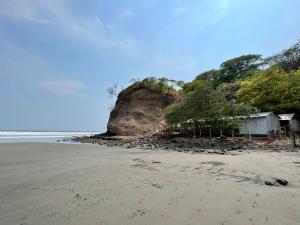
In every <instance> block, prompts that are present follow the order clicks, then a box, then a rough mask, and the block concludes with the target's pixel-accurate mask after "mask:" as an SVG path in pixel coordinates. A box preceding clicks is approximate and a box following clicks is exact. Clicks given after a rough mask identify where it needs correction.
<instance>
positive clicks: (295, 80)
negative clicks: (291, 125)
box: [237, 66, 300, 112]
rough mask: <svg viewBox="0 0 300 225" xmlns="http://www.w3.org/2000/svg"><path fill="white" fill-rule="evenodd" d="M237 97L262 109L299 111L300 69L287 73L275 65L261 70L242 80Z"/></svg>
mask: <svg viewBox="0 0 300 225" xmlns="http://www.w3.org/2000/svg"><path fill="white" fill-rule="evenodd" d="M237 97H238V99H239V101H240V102H247V103H248V104H250V105H252V106H255V107H257V108H259V109H260V110H262V111H275V112H286V111H291V110H295V111H299V110H300V69H298V70H295V71H292V72H290V73H287V72H285V71H283V70H282V69H280V68H279V67H277V66H273V67H271V68H269V69H266V70H264V71H261V72H259V73H257V74H255V75H254V76H253V77H251V78H249V79H247V80H245V81H243V82H241V88H240V90H239V91H238V92H237Z"/></svg>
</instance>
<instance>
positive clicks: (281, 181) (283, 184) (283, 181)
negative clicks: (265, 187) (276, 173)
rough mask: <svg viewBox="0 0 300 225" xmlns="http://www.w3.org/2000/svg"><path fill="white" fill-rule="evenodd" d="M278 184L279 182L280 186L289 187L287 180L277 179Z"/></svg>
mask: <svg viewBox="0 0 300 225" xmlns="http://www.w3.org/2000/svg"><path fill="white" fill-rule="evenodd" d="M276 182H277V183H278V184H280V185H282V186H287V185H288V183H289V182H288V181H287V180H285V179H280V178H277V179H276Z"/></svg>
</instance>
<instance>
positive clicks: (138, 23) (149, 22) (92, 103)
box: [0, 0, 300, 132]
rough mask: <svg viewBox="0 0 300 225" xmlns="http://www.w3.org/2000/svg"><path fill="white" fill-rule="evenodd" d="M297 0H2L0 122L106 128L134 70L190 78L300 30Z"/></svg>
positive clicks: (286, 42) (271, 50) (282, 44)
mask: <svg viewBox="0 0 300 225" xmlns="http://www.w3.org/2000/svg"><path fill="white" fill-rule="evenodd" d="M299 9H300V1H299V0H263V1H262V0H213V1H212V0H160V1H158V0H140V1H138V0H110V1H108V0H81V1H79V0H0V130H47V131H49V130H50V131H99V132H104V131H105V130H106V124H107V121H108V118H109V112H110V109H111V107H112V106H113V104H114V101H115V99H112V98H110V97H109V96H108V94H107V92H106V90H107V88H108V87H110V86H111V85H112V84H114V83H118V84H119V85H120V86H123V87H125V86H126V85H128V84H129V81H130V80H131V79H133V78H139V79H141V78H144V77H147V76H150V75H151V76H165V77H168V78H171V79H176V80H184V81H191V80H193V78H194V77H195V76H197V75H198V74H199V73H201V72H203V71H206V70H209V69H213V68H218V67H219V65H220V64H221V63H222V62H223V61H225V60H227V59H230V58H233V57H237V56H240V55H243V54H249V53H257V54H262V55H263V56H269V55H272V54H276V53H278V52H280V51H281V50H282V49H284V48H288V47H289V46H291V45H292V44H294V43H295V42H296V41H297V40H299V39H300V13H299Z"/></svg>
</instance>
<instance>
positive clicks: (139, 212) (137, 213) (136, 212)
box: [128, 209, 146, 219]
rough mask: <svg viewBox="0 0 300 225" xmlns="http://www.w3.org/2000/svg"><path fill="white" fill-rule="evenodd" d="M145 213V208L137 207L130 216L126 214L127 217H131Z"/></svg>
mask: <svg viewBox="0 0 300 225" xmlns="http://www.w3.org/2000/svg"><path fill="white" fill-rule="evenodd" d="M145 214H146V210H145V209H138V210H136V211H135V212H133V213H132V214H131V215H130V216H128V218H129V219H133V218H134V217H137V216H143V215H145Z"/></svg>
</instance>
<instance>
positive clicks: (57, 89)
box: [37, 80, 86, 96]
mask: <svg viewBox="0 0 300 225" xmlns="http://www.w3.org/2000/svg"><path fill="white" fill-rule="evenodd" d="M37 85H38V86H39V87H40V88H42V89H44V90H46V91H48V92H50V93H52V94H55V95H60V96H61V95H74V94H79V93H81V92H82V91H83V90H84V89H85V88H86V87H85V85H84V83H82V82H81V81H73V80H65V81H38V82H37Z"/></svg>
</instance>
